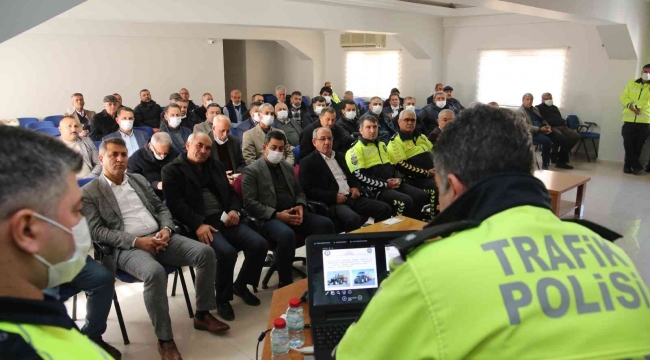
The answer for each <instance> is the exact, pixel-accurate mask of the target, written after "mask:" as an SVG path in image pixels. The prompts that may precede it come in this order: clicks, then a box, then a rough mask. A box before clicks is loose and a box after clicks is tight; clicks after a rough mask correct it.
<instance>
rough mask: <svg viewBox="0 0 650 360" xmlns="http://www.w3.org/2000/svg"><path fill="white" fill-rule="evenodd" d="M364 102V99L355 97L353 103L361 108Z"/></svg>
mask: <svg viewBox="0 0 650 360" xmlns="http://www.w3.org/2000/svg"><path fill="white" fill-rule="evenodd" d="M365 101H366V100H365V99H364V98H362V97H355V98H354V102H355V103H356V104H357V105H359V106H361V105H362V104H363V103H364V102H365Z"/></svg>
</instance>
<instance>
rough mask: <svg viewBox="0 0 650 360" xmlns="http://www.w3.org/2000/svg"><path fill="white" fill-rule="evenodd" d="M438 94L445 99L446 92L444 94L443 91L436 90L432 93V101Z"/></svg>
mask: <svg viewBox="0 0 650 360" xmlns="http://www.w3.org/2000/svg"><path fill="white" fill-rule="evenodd" d="M438 95H442V96H444V97H445V99H446V98H447V94H445V92H444V91H436V93H435V94H433V100H434V101H435V99H436V96H438Z"/></svg>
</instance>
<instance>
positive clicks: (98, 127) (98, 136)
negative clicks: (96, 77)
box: [88, 95, 119, 141]
mask: <svg viewBox="0 0 650 360" xmlns="http://www.w3.org/2000/svg"><path fill="white" fill-rule="evenodd" d="M116 115H117V99H116V98H115V96H113V95H106V96H104V110H102V112H100V113H98V114H95V116H93V118H92V120H90V133H88V137H89V138H91V139H92V140H93V141H101V140H102V138H104V136H106V135H108V134H110V133H112V132H115V131H117V130H118V129H119V126H118V125H117V124H116V123H115V116H116Z"/></svg>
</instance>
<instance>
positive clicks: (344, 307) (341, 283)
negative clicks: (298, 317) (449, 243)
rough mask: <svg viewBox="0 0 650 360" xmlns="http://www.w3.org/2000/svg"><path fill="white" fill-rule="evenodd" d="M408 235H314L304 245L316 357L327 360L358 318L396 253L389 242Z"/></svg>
mask: <svg viewBox="0 0 650 360" xmlns="http://www.w3.org/2000/svg"><path fill="white" fill-rule="evenodd" d="M409 233H411V231H395V232H381V233H365V234H342V235H314V236H310V237H308V238H307V240H306V246H307V279H308V282H309V315H310V317H311V329H312V337H313V340H314V356H315V358H316V359H317V360H318V359H330V358H331V357H330V354H331V352H332V350H333V349H334V347H336V345H337V344H338V343H339V341H340V340H341V338H342V337H343V335H344V334H345V331H346V330H347V328H348V327H349V326H350V325H351V324H352V323H353V322H354V321H355V320H356V319H357V318H358V317H359V315H361V313H362V312H363V309H364V308H365V307H366V305H368V302H370V299H371V298H372V297H373V295H374V294H375V292H376V291H377V289H378V288H379V284H380V283H381V281H382V280H384V279H385V278H386V277H387V276H388V275H389V271H390V267H389V264H390V259H392V258H393V257H395V256H399V251H397V249H396V248H395V247H394V246H392V245H390V241H392V240H394V239H397V238H399V237H401V236H404V235H406V234H409Z"/></svg>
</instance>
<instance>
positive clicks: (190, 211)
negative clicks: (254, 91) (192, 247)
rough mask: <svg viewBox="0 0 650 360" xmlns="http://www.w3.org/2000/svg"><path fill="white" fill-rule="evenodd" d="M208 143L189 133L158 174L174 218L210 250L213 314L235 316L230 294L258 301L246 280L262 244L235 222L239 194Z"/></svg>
mask: <svg viewBox="0 0 650 360" xmlns="http://www.w3.org/2000/svg"><path fill="white" fill-rule="evenodd" d="M226 120H228V121H230V119H228V118H226ZM211 144H212V139H211V138H210V137H209V136H208V135H207V134H204V133H196V134H192V135H190V138H189V140H188V141H187V145H186V146H187V154H183V155H181V156H179V157H177V158H176V159H174V161H172V162H171V164H169V165H167V166H165V167H164V168H163V175H162V176H163V183H164V184H165V187H164V191H165V198H166V199H167V205H168V206H169V209H170V211H171V213H172V215H173V216H174V218H175V219H176V220H178V221H180V222H181V223H183V224H184V225H186V226H188V227H189V228H190V230H191V231H192V232H194V233H196V236H197V237H198V239H199V241H201V242H202V243H204V244H207V245H210V246H211V247H212V249H214V252H215V254H216V256H217V273H216V277H215V287H216V290H217V313H218V314H219V316H221V317H222V318H223V319H225V320H228V321H232V320H235V313H234V311H233V309H232V306H230V301H231V300H232V299H233V293H234V294H235V295H237V296H239V297H241V298H242V299H243V300H244V302H245V303H246V304H247V305H251V306H258V305H260V300H259V299H258V298H256V297H255V295H253V294H252V293H251V292H250V291H249V290H248V287H247V285H253V286H257V284H258V283H259V281H260V274H261V273H262V267H263V266H264V259H265V258H266V252H267V249H268V245H267V243H266V240H264V238H263V237H262V236H261V235H259V234H258V233H256V232H255V231H253V230H251V229H250V228H249V227H248V226H246V225H244V224H240V223H239V216H240V211H241V207H242V202H241V199H240V198H239V197H238V196H237V195H236V194H235V189H234V188H233V187H232V186H231V185H230V184H229V183H228V178H227V177H226V170H225V169H224V167H223V165H222V164H221V163H220V162H219V161H216V160H214V159H213V158H212V157H211V156H210V147H211ZM239 251H243V252H244V253H245V254H246V259H245V260H244V264H243V265H242V268H241V270H240V271H239V276H237V281H235V282H234V284H233V281H232V278H233V275H234V272H235V263H236V262H237V253H238V252H239Z"/></svg>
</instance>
